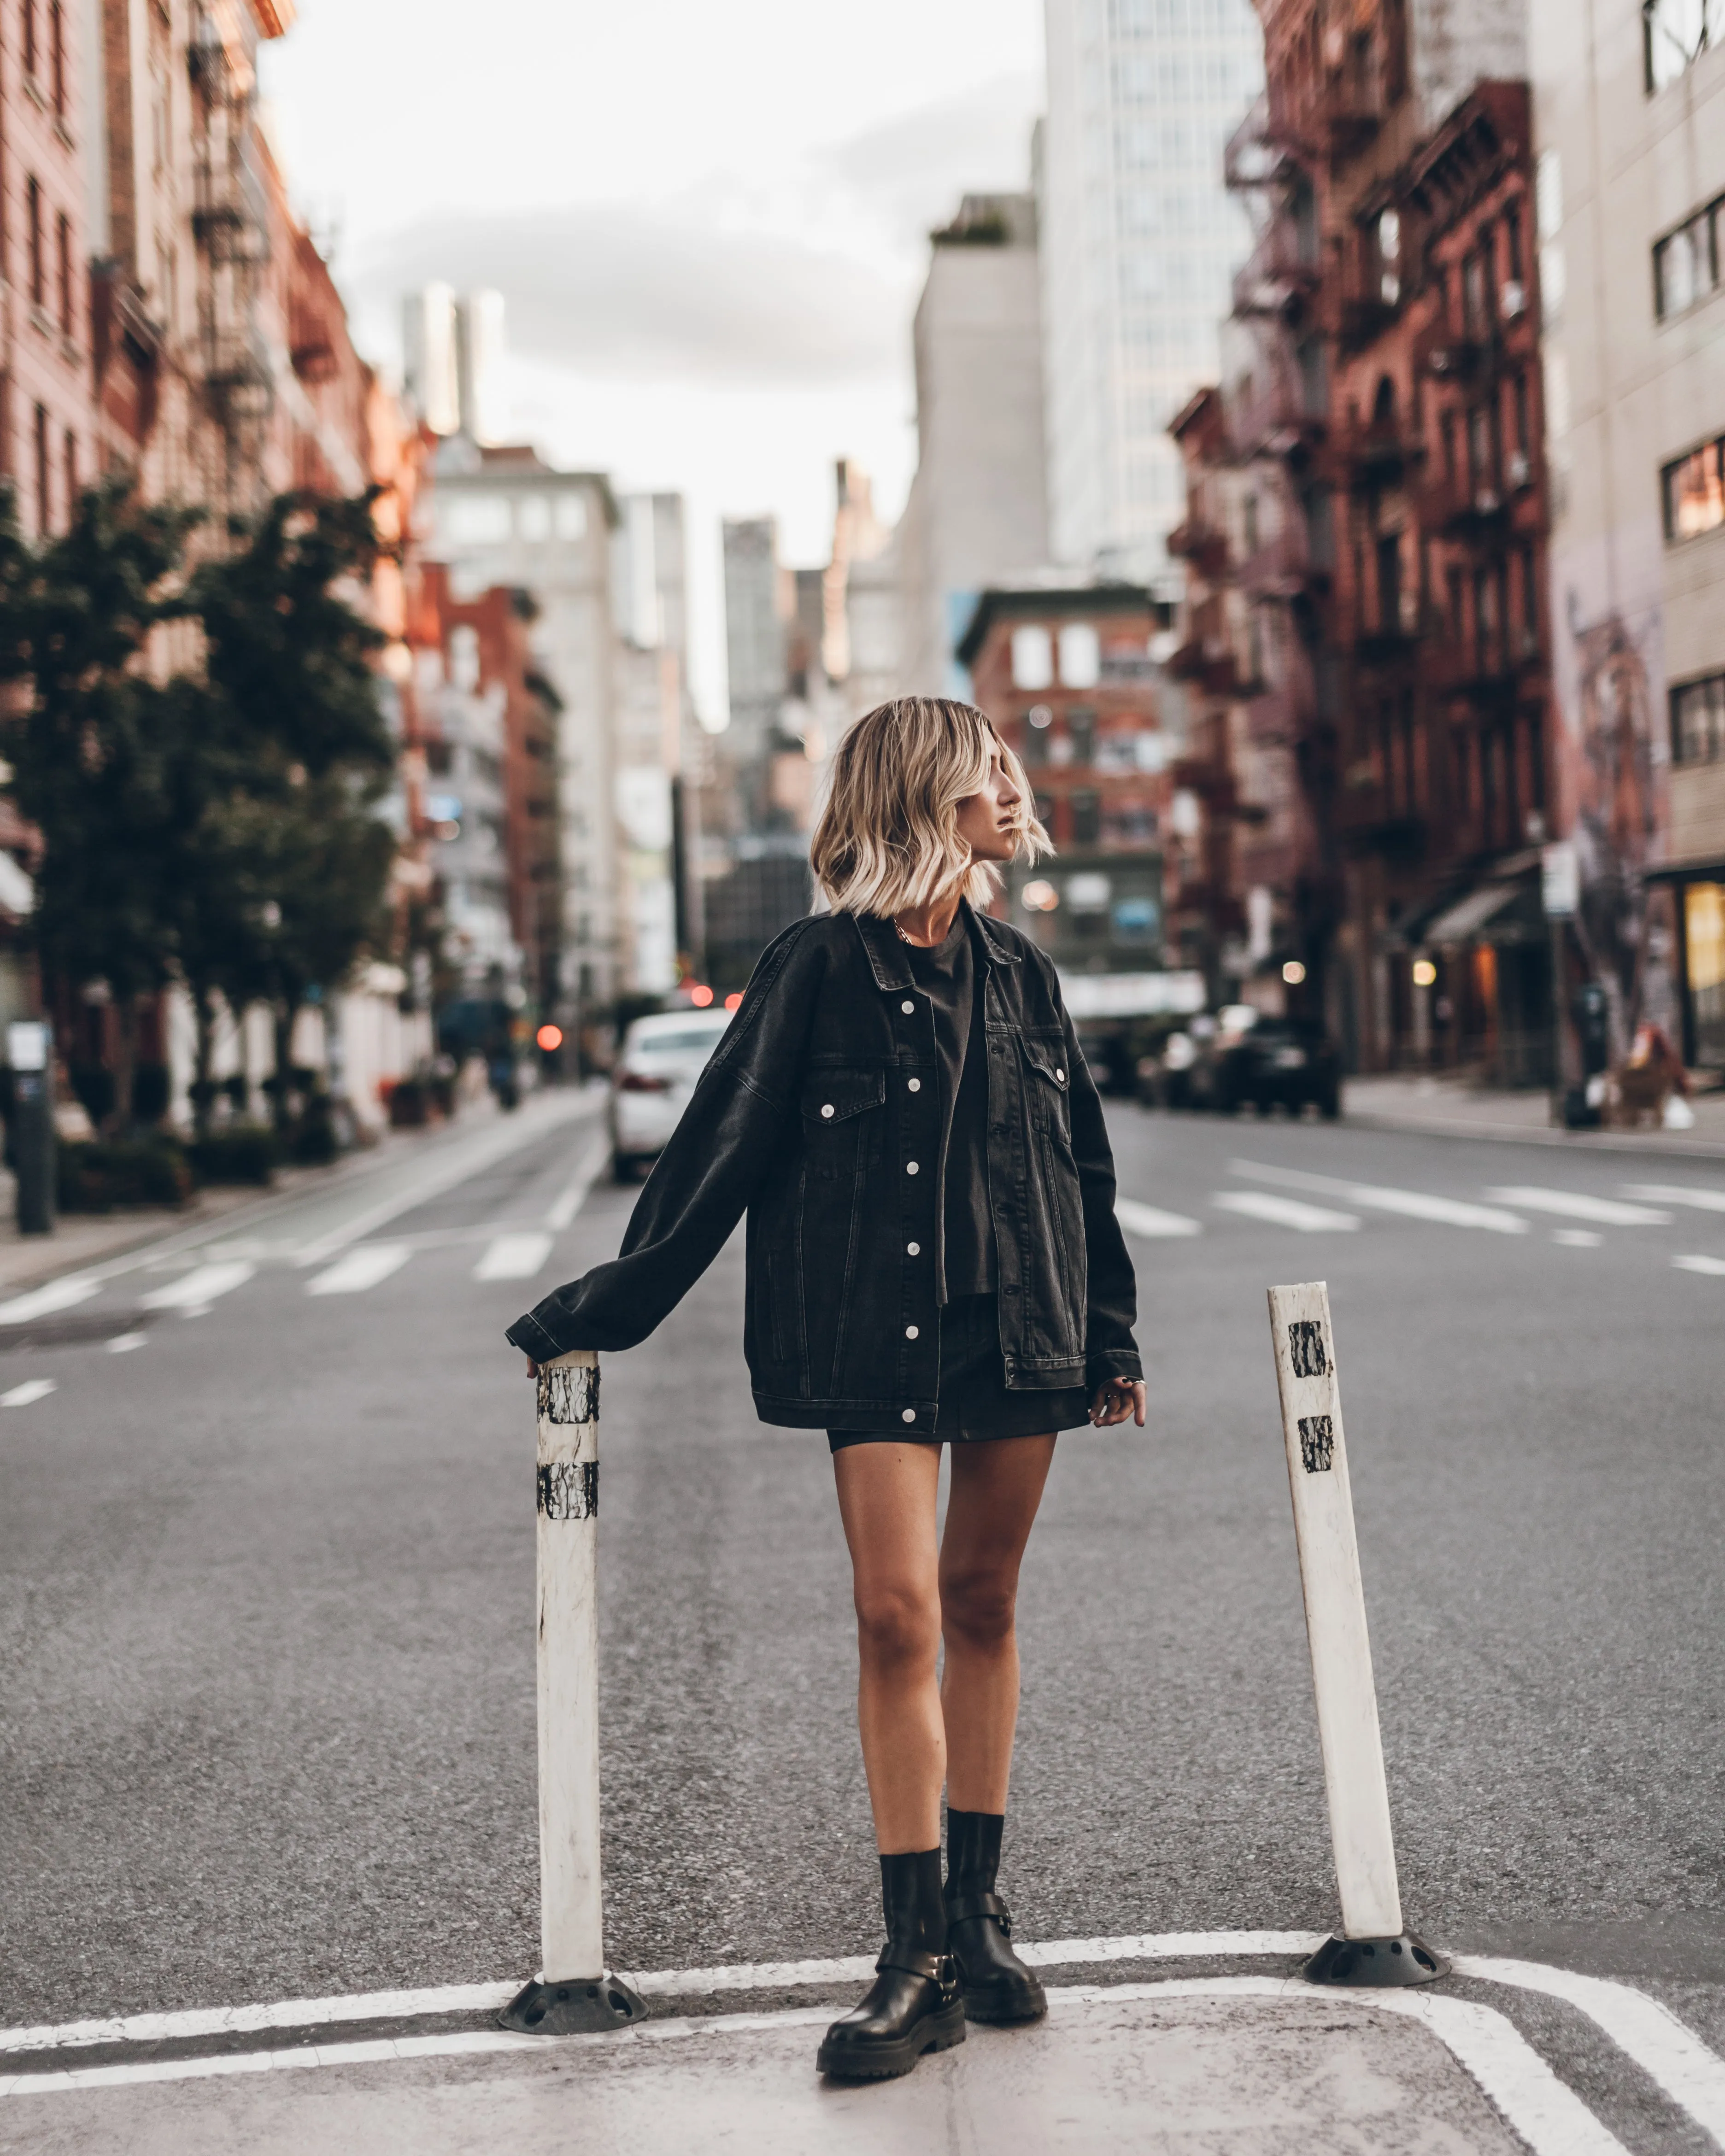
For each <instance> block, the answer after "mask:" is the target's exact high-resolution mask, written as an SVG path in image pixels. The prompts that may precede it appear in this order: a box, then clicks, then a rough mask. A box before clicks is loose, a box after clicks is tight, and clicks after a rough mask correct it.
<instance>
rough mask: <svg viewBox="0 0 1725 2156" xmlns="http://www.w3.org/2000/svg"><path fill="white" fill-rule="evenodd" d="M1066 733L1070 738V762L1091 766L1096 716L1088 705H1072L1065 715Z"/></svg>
mask: <svg viewBox="0 0 1725 2156" xmlns="http://www.w3.org/2000/svg"><path fill="white" fill-rule="evenodd" d="M1066 731H1067V732H1068V733H1069V734H1070V736H1071V737H1072V761H1073V762H1074V763H1077V764H1092V763H1094V762H1096V713H1095V712H1094V711H1091V709H1090V707H1089V706H1088V705H1085V704H1074V705H1072V706H1070V708H1069V710H1068V711H1067V713H1066Z"/></svg>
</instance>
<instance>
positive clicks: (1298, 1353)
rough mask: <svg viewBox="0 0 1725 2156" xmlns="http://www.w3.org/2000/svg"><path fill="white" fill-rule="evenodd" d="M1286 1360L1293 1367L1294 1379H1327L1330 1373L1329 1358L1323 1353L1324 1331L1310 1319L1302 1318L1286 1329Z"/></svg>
mask: <svg viewBox="0 0 1725 2156" xmlns="http://www.w3.org/2000/svg"><path fill="white" fill-rule="evenodd" d="M1288 1359H1289V1361H1290V1362H1291V1363H1292V1364H1293V1366H1294V1375H1295V1376H1296V1378H1327V1376H1328V1375H1329V1373H1330V1364H1329V1358H1328V1357H1327V1356H1326V1354H1325V1353H1324V1329H1323V1327H1322V1326H1321V1325H1319V1324H1317V1323H1316V1322H1314V1321H1313V1320H1312V1318H1309V1317H1302V1318H1301V1319H1300V1320H1299V1322H1297V1323H1296V1324H1294V1325H1291V1326H1290V1327H1288Z"/></svg>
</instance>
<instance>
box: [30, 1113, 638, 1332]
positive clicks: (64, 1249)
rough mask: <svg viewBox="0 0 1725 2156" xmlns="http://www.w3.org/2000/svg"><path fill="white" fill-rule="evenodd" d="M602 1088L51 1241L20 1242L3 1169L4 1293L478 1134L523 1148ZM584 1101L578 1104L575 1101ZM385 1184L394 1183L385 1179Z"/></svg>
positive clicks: (60, 1234)
mask: <svg viewBox="0 0 1725 2156" xmlns="http://www.w3.org/2000/svg"><path fill="white" fill-rule="evenodd" d="M577 1102H578V1103H579V1104H580V1105H579V1106H578V1105H576V1104H577ZM602 1102H603V1088H600V1089H598V1090H597V1091H596V1090H595V1089H593V1088H591V1087H587V1088H583V1089H582V1090H581V1091H580V1092H579V1093H577V1092H576V1091H575V1089H573V1088H572V1087H567V1086H559V1087H554V1088H547V1089H546V1090H545V1091H542V1092H538V1093H532V1094H530V1095H529V1096H527V1098H526V1101H524V1102H523V1103H522V1104H521V1106H520V1107H519V1108H518V1109H516V1110H515V1111H513V1113H512V1115H511V1116H505V1114H504V1112H503V1111H502V1110H501V1108H499V1107H498V1106H497V1104H496V1102H495V1101H494V1100H493V1099H492V1098H491V1096H490V1095H489V1094H487V1095H485V1097H484V1098H483V1099H482V1100H480V1101H475V1102H473V1103H471V1104H470V1105H468V1106H464V1107H463V1109H462V1111H461V1112H460V1114H459V1116H455V1117H454V1119H453V1120H452V1121H450V1122H446V1123H439V1124H434V1125H432V1126H431V1127H429V1128H426V1129H424V1130H417V1131H390V1132H388V1133H386V1135H385V1136H384V1137H382V1138H381V1139H380V1140H379V1141H378V1142H377V1144H376V1145H372V1146H367V1147H365V1148H363V1149H362V1151H359V1152H351V1153H347V1154H346V1155H344V1156H343V1158H341V1159H340V1160H338V1161H336V1163H334V1164H333V1165H332V1166H331V1167H329V1168H280V1169H278V1170H277V1172H276V1176H275V1182H274V1183H272V1184H271V1185H270V1188H268V1189H266V1190H260V1189H258V1188H254V1187H244V1188H217V1189H211V1190H201V1191H199V1192H198V1194H197V1196H196V1197H195V1198H193V1200H192V1202H191V1203H190V1204H187V1205H183V1206H182V1207H180V1208H179V1209H177V1210H174V1209H169V1208H167V1207H157V1206H128V1207H125V1208H123V1209H121V1210H118V1211H116V1212H113V1213H69V1214H62V1215H61V1217H60V1219H59V1224H57V1226H56V1228H55V1229H54V1234H53V1235H20V1234H19V1233H18V1225H17V1219H16V1212H17V1208H16V1204H15V1202H14V1199H13V1178H12V1177H11V1175H10V1174H9V1173H8V1172H7V1171H6V1170H5V1169H3V1168H0V1296H10V1295H17V1294H19V1293H21V1292H22V1291H24V1290H25V1289H27V1288H32V1287H35V1286H38V1285H39V1284H40V1283H41V1282H42V1281H47V1280H53V1279H57V1278H58V1277H59V1276H60V1275H61V1274H63V1273H69V1272H77V1271H80V1270H83V1269H84V1268H85V1267H86V1266H90V1265H100V1264H102V1263H104V1262H105V1260H110V1259H113V1258H121V1257H124V1256H126V1255H128V1253H130V1252H131V1251H133V1250H142V1249H144V1248H145V1247H146V1246H147V1245H150V1244H151V1243H155V1242H158V1241H160V1240H162V1239H163V1238H164V1237H167V1236H170V1235H172V1236H183V1237H186V1238H187V1239H188V1240H192V1241H199V1240H203V1235H204V1232H205V1231H206V1230H213V1229H216V1228H218V1227H228V1228H233V1229H241V1228H244V1227H247V1226H249V1225H250V1224H252V1222H253V1221H254V1220H258V1219H264V1218H266V1217H267V1216H268V1215H269V1214H272V1213H274V1212H275V1211H276V1210H278V1209H280V1208H282V1207H284V1206H286V1205H290V1204H295V1203H296V1202H298V1201H299V1200H301V1199H307V1198H321V1197H323V1196H325V1195H326V1194H328V1195H330V1196H336V1195H344V1196H345V1195H347V1194H349V1193H358V1192H360V1191H362V1190H363V1189H364V1188H366V1187H367V1186H368V1185H369V1184H370V1183H371V1182H372V1178H374V1177H377V1176H379V1175H386V1172H387V1171H390V1170H395V1169H399V1168H405V1167H407V1166H408V1165H409V1164H410V1163H411V1164H417V1163H422V1162H423V1163H427V1164H428V1165H429V1164H430V1163H434V1162H435V1161H436V1160H438V1159H439V1157H440V1156H441V1155H442V1154H443V1153H444V1152H447V1151H448V1150H449V1149H450V1148H451V1147H457V1148H459V1147H463V1146H464V1145H465V1144H466V1143H468V1142H472V1141H474V1140H475V1139H476V1138H477V1137H479V1136H480V1133H482V1132H483V1133H490V1132H497V1134H498V1135H499V1137H501V1136H502V1135H503V1134H504V1127H505V1126H507V1127H508V1128H509V1130H511V1131H517V1132H519V1133H520V1137H521V1143H522V1144H524V1145H526V1144H528V1143H531V1141H532V1139H533V1137H535V1136H536V1134H537V1132H539V1131H540V1130H541V1129H543V1128H549V1127H551V1126H552V1124H554V1123H555V1122H559V1121H561V1120H563V1119H564V1118H566V1117H568V1116H579V1115H582V1114H585V1113H588V1112H597V1110H598V1107H599V1106H600V1105H601V1104H602ZM386 1179H393V1178H388V1177H387V1175H386Z"/></svg>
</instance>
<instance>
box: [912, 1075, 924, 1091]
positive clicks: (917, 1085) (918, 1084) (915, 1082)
mask: <svg viewBox="0 0 1725 2156" xmlns="http://www.w3.org/2000/svg"><path fill="white" fill-rule="evenodd" d="M911 1091H912V1092H913V1093H920V1092H921V1091H922V1080H921V1079H920V1078H913V1079H912V1080H911Z"/></svg>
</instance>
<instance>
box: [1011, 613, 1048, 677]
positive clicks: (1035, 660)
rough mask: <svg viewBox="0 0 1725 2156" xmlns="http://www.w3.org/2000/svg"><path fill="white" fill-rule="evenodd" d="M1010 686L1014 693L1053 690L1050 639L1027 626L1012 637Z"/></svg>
mask: <svg viewBox="0 0 1725 2156" xmlns="http://www.w3.org/2000/svg"><path fill="white" fill-rule="evenodd" d="M1012 685H1013V686H1014V688H1015V689H1051V688H1052V687H1053V686H1054V639H1053V638H1052V637H1051V636H1050V634H1049V633H1048V631H1047V630H1046V629H1042V628H1040V627H1039V626H1038V625H1037V624H1034V623H1031V622H1027V623H1025V624H1024V625H1023V626H1022V627H1021V628H1019V629H1014V631H1013V633H1012Z"/></svg>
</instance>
